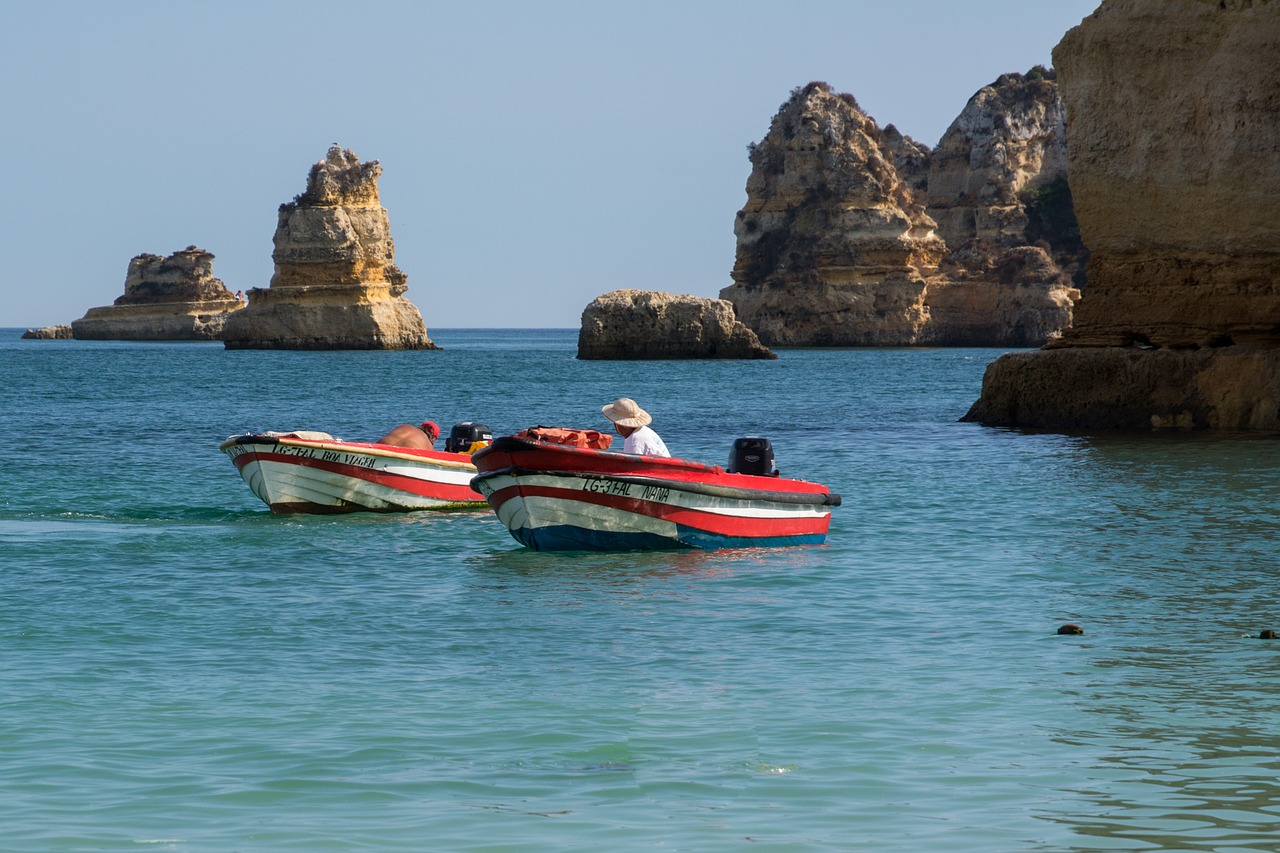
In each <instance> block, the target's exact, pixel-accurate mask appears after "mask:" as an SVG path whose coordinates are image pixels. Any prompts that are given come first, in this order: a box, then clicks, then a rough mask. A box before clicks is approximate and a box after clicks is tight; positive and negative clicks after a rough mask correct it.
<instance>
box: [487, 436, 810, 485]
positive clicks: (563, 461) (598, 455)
mask: <svg viewBox="0 0 1280 853" xmlns="http://www.w3.org/2000/svg"><path fill="white" fill-rule="evenodd" d="M515 443H516V442H508V440H506V439H498V441H496V442H495V443H494V446H492V447H488V448H486V449H484V450H482V451H480V453H478V454H477V455H476V459H475V464H476V468H477V469H478V470H479V472H480V473H482V474H483V473H486V472H489V471H499V470H502V469H504V468H512V467H514V468H520V469H524V470H530V471H567V472H575V473H578V472H583V473H589V474H593V475H596V476H607V475H626V476H632V477H652V478H655V479H661V480H675V481H677V482H688V483H709V484H714V485H723V486H731V487H733V488H739V489H751V490H753V491H762V492H769V491H786V492H802V493H805V494H816V495H822V494H829V490H828V489H827V487H826V486H823V485H821V484H819V483H810V482H807V481H805V480H787V479H782V478H775V477H753V476H750V475H747V474H726V473H725V471H724V469H723V468H719V467H713V466H710V465H704V464H702V463H700V462H690V461H687V460H684V459H672V458H660V457H639V456H632V455H629V454H623V453H616V452H613V451H609V450H590V449H586V448H578V447H573V448H564V447H546V448H545V449H544V448H542V447H537V446H532V445H530V444H527V443H523V442H522V443H521V446H517V447H515V448H512V447H510V445H511V444H515Z"/></svg>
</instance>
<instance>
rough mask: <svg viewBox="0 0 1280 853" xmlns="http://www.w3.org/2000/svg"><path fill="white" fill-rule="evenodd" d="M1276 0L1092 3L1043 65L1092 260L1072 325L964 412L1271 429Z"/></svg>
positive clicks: (990, 380) (994, 418) (1276, 224)
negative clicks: (1057, 94) (1057, 99)
mask: <svg viewBox="0 0 1280 853" xmlns="http://www.w3.org/2000/svg"><path fill="white" fill-rule="evenodd" d="M1277 56H1280V0H1162V2H1160V3H1151V2H1144V0H1103V2H1102V4H1101V6H1100V7H1099V8H1098V10H1097V11H1096V12H1094V14H1092V15H1091V16H1089V17H1088V18H1086V19H1085V20H1084V21H1083V22H1082V23H1081V24H1080V25H1079V26H1078V27H1076V28H1074V29H1072V30H1071V31H1070V32H1068V33H1067V34H1066V36H1065V37H1064V38H1063V39H1062V41H1061V42H1060V43H1059V44H1058V46H1057V48H1056V49H1055V50H1054V64H1055V66H1056V67H1057V70H1058V79H1059V83H1060V85H1061V88H1062V96H1063V99H1064V101H1065V103H1066V107H1067V119H1068V125H1067V138H1068V169H1069V173H1070V180H1071V188H1072V193H1073V196H1074V200H1075V210H1076V216H1077V218H1078V220H1079V224H1080V232H1081V236H1082V238H1083V240H1084V243H1085V244H1086V245H1087V246H1088V247H1089V250H1090V252H1091V259H1090V261H1089V268H1088V285H1087V287H1086V289H1085V292H1084V296H1083V298H1082V299H1081V301H1080V303H1079V304H1078V305H1077V306H1076V312H1075V322H1074V325H1073V327H1072V328H1071V329H1070V330H1069V331H1068V332H1067V333H1066V334H1064V335H1063V337H1062V339H1061V340H1060V341H1058V342H1056V343H1055V344H1054V345H1053V347H1054V348H1048V349H1045V350H1043V351H1039V352H1034V353H1024V354H1018V355H1012V356H1006V357H1004V358H1001V359H999V360H997V361H996V362H995V363H993V364H992V365H991V366H990V367H989V368H988V370H987V375H986V377H985V379H984V381H983V390H982V397H981V399H980V400H979V401H978V402H977V403H975V404H974V406H973V408H972V409H971V410H970V413H969V415H968V416H967V417H968V418H969V419H971V420H977V421H981V422H983V423H990V424H1002V425H1021V426H1034V427H1041V428H1050V429H1073V428H1121V429H1150V428H1152V427H1162V426H1187V427H1209V428H1218V429H1224V430H1234V429H1266V430H1275V429H1280V387H1278V382H1277V376H1278V375H1280V374H1278V373H1277V371H1278V370H1280V202H1277V199H1280V155H1278V150H1277V142H1276V141H1277V140H1278V139H1280V63H1277V62H1276V57H1277Z"/></svg>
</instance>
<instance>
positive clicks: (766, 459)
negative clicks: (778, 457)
mask: <svg viewBox="0 0 1280 853" xmlns="http://www.w3.org/2000/svg"><path fill="white" fill-rule="evenodd" d="M725 470H727V471H728V472H729V473H730V474H755V475H756V476H757V477H776V476H778V472H777V471H775V470H774V467H773V445H772V444H770V443H769V439H767V438H761V437H759V436H752V437H750V438H735V439H734V440H733V449H732V450H730V451H729V464H728V465H726V466H725Z"/></svg>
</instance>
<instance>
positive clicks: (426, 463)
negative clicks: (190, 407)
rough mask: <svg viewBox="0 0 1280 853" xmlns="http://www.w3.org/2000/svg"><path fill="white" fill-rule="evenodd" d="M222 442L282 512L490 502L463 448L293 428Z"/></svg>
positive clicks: (470, 506) (253, 486)
mask: <svg viewBox="0 0 1280 853" xmlns="http://www.w3.org/2000/svg"><path fill="white" fill-rule="evenodd" d="M219 449H220V450H221V451H222V452H223V453H225V454H227V456H228V457H230V459H231V461H232V462H233V463H235V466H236V469H237V470H238V471H239V472H240V476H241V477H243V478H244V481H245V483H247V484H248V486H249V489H250V490H251V491H252V492H253V493H254V494H255V495H257V496H258V498H259V499H260V500H261V501H262V502H263V503H265V504H266V505H267V506H268V507H270V508H271V511H272V512H276V513H312V514H327V513H344V512H417V511H421V510H475V509H482V508H484V507H485V506H486V503H485V500H484V498H483V497H482V496H481V495H480V494H478V493H477V492H475V491H474V490H473V489H472V488H471V486H470V481H471V478H472V477H473V476H474V475H475V473H476V469H475V466H474V465H473V464H471V457H469V456H467V455H465V454H461V453H444V452H440V451H435V450H416V449H412V448H406V447H394V446H391V445H386V444H374V443H368V442H350V441H340V440H337V439H331V438H328V439H326V438H302V437H297V436H291V435H287V434H286V435H256V434H250V435H236V436H232V437H231V438H229V439H227V440H226V441H225V442H223V443H222V445H221V446H220V447H219Z"/></svg>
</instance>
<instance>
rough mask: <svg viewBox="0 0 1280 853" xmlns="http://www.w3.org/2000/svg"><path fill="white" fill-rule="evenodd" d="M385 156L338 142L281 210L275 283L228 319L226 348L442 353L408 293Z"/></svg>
mask: <svg viewBox="0 0 1280 853" xmlns="http://www.w3.org/2000/svg"><path fill="white" fill-rule="evenodd" d="M381 174H382V167H381V166H380V165H379V164H378V161H376V160H374V161H372V162H368V163H361V162H360V159H359V158H358V157H357V156H356V154H355V152H353V151H350V150H346V151H344V150H342V149H341V148H340V147H338V146H337V145H334V146H332V147H331V148H330V149H329V153H328V156H327V157H326V158H325V159H324V160H323V161H322V162H319V163H316V164H315V165H314V166H312V167H311V172H310V174H309V175H308V176H307V189H306V191H305V192H304V193H302V194H301V195H299V196H297V197H296V198H295V199H294V200H293V201H292V202H288V203H286V204H282V205H281V206H280V216H279V221H278V223H277V225H276V233H275V241H274V242H275V251H274V252H272V259H273V260H274V261H275V275H274V276H272V278H271V286H270V287H267V288H254V289H252V290H250V291H249V292H248V294H247V295H248V298H249V304H248V306H247V307H245V308H244V310H242V311H238V312H236V313H235V314H234V315H232V317H231V318H229V319H228V322H227V324H226V327H225V328H224V330H223V342H224V343H225V345H226V348H227V349H314V350H329V349H438V347H437V346H436V345H435V344H433V343H432V342H431V339H430V338H429V337H427V329H426V326H425V325H424V324H423V322H422V315H421V314H420V313H419V312H418V309H417V308H416V307H415V306H414V305H413V303H411V302H410V301H409V300H408V299H406V298H405V296H404V294H405V291H407V290H408V289H409V288H408V286H407V285H406V284H405V280H406V277H405V274H404V273H403V272H401V271H400V269H399V268H398V267H396V265H395V263H394V256H395V246H394V244H393V243H392V240H391V223H390V220H389V219H388V217H387V211H386V209H385V208H384V207H382V204H381V203H380V202H379V200H378V177H379V176H380V175H381Z"/></svg>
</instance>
